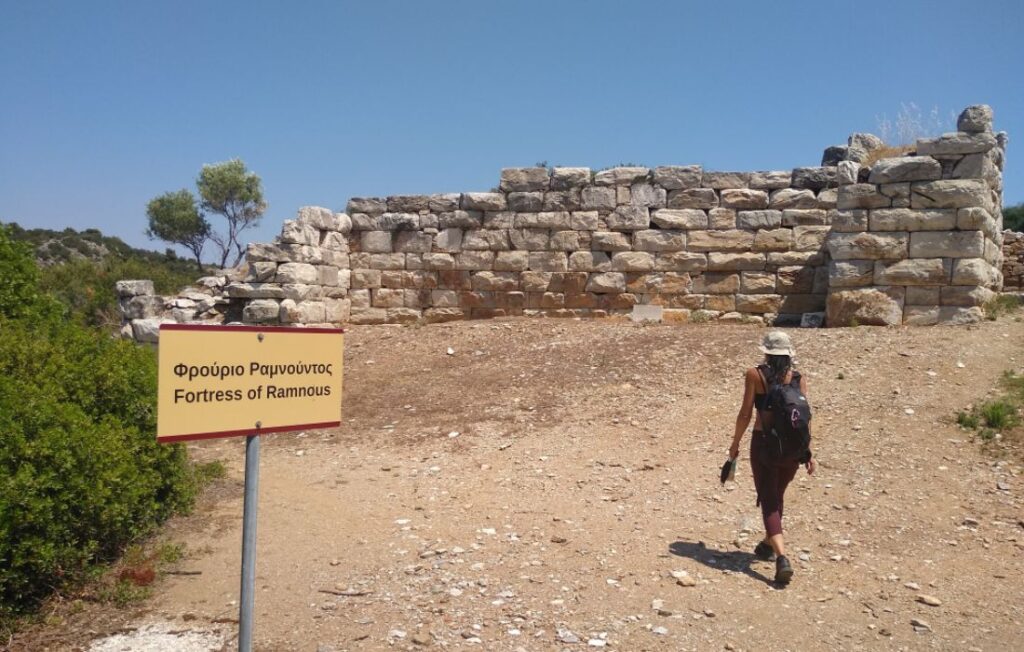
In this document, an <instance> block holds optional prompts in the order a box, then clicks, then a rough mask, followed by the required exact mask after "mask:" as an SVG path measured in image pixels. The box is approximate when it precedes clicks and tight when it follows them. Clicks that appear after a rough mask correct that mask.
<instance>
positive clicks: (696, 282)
mask: <svg viewBox="0 0 1024 652" xmlns="http://www.w3.org/2000/svg"><path fill="white" fill-rule="evenodd" d="M739 289H740V275H739V274H729V273H723V272H707V273H705V274H702V275H700V276H698V277H696V278H694V279H693V292H694V294H736V292H737V291H738V290H739Z"/></svg>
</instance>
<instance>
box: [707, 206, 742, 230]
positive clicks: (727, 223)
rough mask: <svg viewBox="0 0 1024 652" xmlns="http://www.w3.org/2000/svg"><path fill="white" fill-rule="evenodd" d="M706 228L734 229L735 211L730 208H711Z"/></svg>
mask: <svg viewBox="0 0 1024 652" xmlns="http://www.w3.org/2000/svg"><path fill="white" fill-rule="evenodd" d="M708 228H710V229H735V228H736V211H734V210H733V209H731V208H712V209H711V210H709V211H708Z"/></svg>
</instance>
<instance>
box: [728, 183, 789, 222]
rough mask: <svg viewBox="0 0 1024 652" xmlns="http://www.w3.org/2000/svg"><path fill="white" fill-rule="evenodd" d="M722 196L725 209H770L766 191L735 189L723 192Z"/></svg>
mask: <svg viewBox="0 0 1024 652" xmlns="http://www.w3.org/2000/svg"><path fill="white" fill-rule="evenodd" d="M720 195H721V202H722V206H723V207H724V208H735V209H736V210H758V209H761V208H768V193H767V192H765V191H764V190H752V189H750V188H733V189H729V190H722V191H721V193H720ZM780 219H781V213H780Z"/></svg>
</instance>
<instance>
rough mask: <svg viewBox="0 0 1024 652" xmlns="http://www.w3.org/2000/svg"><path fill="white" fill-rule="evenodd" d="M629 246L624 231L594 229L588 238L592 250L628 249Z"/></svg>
mask: <svg viewBox="0 0 1024 652" xmlns="http://www.w3.org/2000/svg"><path fill="white" fill-rule="evenodd" d="M630 247H631V245H630V242H629V236H628V235H626V234H625V233H619V232H612V231H596V232H594V235H593V237H592V238H591V240H590V248H591V249H593V250H594V251H629V249H630Z"/></svg>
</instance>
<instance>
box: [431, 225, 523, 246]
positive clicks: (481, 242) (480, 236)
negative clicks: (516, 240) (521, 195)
mask: <svg viewBox="0 0 1024 652" xmlns="http://www.w3.org/2000/svg"><path fill="white" fill-rule="evenodd" d="M428 237H429V236H428ZM462 248H463V250H466V251H487V250H490V251H506V250H508V249H511V248H512V244H511V242H510V241H509V238H508V231H496V230H494V229H473V230H472V231H466V232H465V234H463V236H462Z"/></svg>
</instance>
